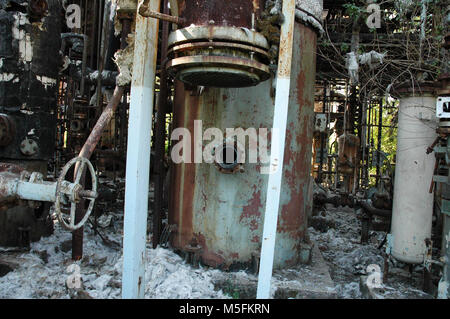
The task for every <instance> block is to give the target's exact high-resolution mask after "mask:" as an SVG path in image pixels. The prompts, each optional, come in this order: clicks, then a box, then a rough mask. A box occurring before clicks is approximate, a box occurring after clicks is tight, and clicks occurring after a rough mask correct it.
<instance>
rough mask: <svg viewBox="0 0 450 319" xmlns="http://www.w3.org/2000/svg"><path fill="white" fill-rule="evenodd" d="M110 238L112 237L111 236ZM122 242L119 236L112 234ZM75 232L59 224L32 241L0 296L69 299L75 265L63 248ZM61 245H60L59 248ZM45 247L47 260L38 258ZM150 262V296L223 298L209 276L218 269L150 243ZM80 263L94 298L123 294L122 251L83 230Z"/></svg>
mask: <svg viewBox="0 0 450 319" xmlns="http://www.w3.org/2000/svg"><path fill="white" fill-rule="evenodd" d="M109 237H112V236H111V235H110V236H109ZM114 237H116V238H115V241H116V242H121V238H120V236H114ZM70 239H71V234H70V233H68V232H66V231H64V230H62V229H61V228H60V227H59V226H58V225H56V227H55V233H54V235H53V236H51V237H48V238H43V239H42V240H41V241H40V242H38V243H34V244H32V247H31V253H24V254H21V255H19V256H17V259H18V260H19V262H20V267H19V268H18V269H16V270H15V271H13V272H10V273H8V274H7V275H6V276H4V277H2V278H0V298H3V299H5V298H8V299H29V298H33V299H34V298H38V299H47V298H54V299H68V298H70V295H69V291H68V289H67V288H66V280H67V278H68V276H69V275H71V274H70V273H68V272H67V267H68V266H70V265H71V264H73V262H72V261H71V252H70V251H69V252H67V253H64V252H62V251H61V250H60V249H59V247H60V245H61V243H62V242H64V241H67V240H70ZM56 247H58V248H56ZM43 251H47V254H48V262H47V263H45V262H44V260H43V259H42V258H41V257H40V254H39V253H40V252H43ZM147 255H148V263H147V265H146V281H145V282H146V288H145V297H146V298H150V299H152V298H155V299H156V298H157V299H178V298H180V299H199V298H201V299H211V298H216V299H222V298H228V297H227V296H225V295H224V294H223V293H222V291H215V289H214V285H213V284H212V281H211V279H212V278H213V276H214V273H215V272H216V270H205V269H193V268H192V267H190V266H189V265H187V264H186V263H184V261H183V260H182V259H181V257H179V256H178V255H176V254H175V253H173V252H171V251H170V250H167V249H162V248H158V249H156V250H153V249H150V248H148V250H147ZM76 264H77V265H79V266H80V268H81V277H82V281H83V288H84V290H85V291H86V292H87V293H89V295H90V296H91V297H93V298H99V299H115V298H121V278H122V251H121V250H115V249H113V248H110V247H107V246H105V245H104V244H103V243H102V240H101V239H100V238H99V237H98V236H96V237H95V236H93V232H92V231H91V230H89V229H87V230H85V241H84V258H83V260H82V261H81V262H77V263H76Z"/></svg>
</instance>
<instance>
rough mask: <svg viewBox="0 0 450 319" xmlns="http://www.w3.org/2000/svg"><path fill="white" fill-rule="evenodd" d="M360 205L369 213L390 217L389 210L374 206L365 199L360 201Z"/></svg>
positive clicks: (390, 212)
mask: <svg viewBox="0 0 450 319" xmlns="http://www.w3.org/2000/svg"><path fill="white" fill-rule="evenodd" d="M360 205H361V207H362V208H363V210H364V211H365V212H366V213H368V214H370V215H376V216H381V217H391V216H392V211H391V210H385V209H378V208H375V207H373V206H372V205H370V204H369V203H368V202H366V201H361V202H360Z"/></svg>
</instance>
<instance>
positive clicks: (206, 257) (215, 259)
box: [195, 234, 225, 268]
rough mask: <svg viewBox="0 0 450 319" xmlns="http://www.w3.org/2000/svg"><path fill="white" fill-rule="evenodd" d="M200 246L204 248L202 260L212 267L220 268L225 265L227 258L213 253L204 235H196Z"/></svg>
mask: <svg viewBox="0 0 450 319" xmlns="http://www.w3.org/2000/svg"><path fill="white" fill-rule="evenodd" d="M195 238H197V241H198V244H199V245H200V246H201V247H202V260H203V262H204V263H205V264H207V265H210V266H211V267H215V268H219V267H221V266H222V265H224V264H225V258H224V257H223V256H221V255H219V254H216V253H213V252H211V251H210V250H209V249H208V245H207V243H206V238H205V236H204V235H203V234H195Z"/></svg>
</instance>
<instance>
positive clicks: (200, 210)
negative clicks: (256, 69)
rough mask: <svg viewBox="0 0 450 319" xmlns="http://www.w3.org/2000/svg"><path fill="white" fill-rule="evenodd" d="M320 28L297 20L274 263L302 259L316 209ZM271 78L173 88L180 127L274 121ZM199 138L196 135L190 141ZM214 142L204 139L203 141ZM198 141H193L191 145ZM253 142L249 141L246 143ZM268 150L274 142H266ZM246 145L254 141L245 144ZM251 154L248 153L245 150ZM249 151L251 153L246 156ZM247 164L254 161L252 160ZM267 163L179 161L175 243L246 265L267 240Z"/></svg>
mask: <svg viewBox="0 0 450 319" xmlns="http://www.w3.org/2000/svg"><path fill="white" fill-rule="evenodd" d="M316 41H317V35H316V33H315V31H313V30H312V29H310V28H307V27H304V26H303V25H301V24H298V23H297V24H296V27H295V33H294V43H295V44H294V58H293V63H292V66H293V67H292V82H293V83H294V85H293V86H292V88H291V94H290V110H289V120H288V127H289V130H288V134H287V136H288V140H287V148H286V155H285V171H284V175H283V186H282V192H281V193H282V196H281V202H280V220H279V225H278V235H277V236H278V237H277V244H276V250H275V251H276V254H275V267H276V268H283V267H288V266H292V265H295V264H297V263H298V262H299V257H300V253H299V251H300V246H301V243H302V241H303V240H304V239H305V235H306V230H307V215H308V214H309V211H310V210H311V209H312V195H311V194H310V190H311V174H310V163H311V157H312V139H313V129H314V83H315V67H314V66H315V58H316V56H315V48H316ZM271 85H272V84H271V81H270V80H268V81H266V82H263V83H261V84H259V85H258V86H256V87H252V88H242V89H218V88H205V89H204V91H203V93H201V94H196V92H195V91H194V92H192V91H187V90H185V88H184V86H183V84H181V83H180V82H178V83H177V85H176V90H175V92H176V93H175V102H174V105H175V110H177V111H176V112H175V115H174V127H185V128H188V129H189V130H190V131H192V132H194V130H193V124H194V121H195V120H203V129H204V130H206V129H207V128H213V127H214V128H219V129H221V130H222V131H223V132H225V131H226V129H227V128H242V129H244V130H247V129H248V128H256V129H258V128H269V129H271V127H272V122H273V120H272V117H273V104H274V101H273V99H272V98H271V96H270V91H271ZM192 142H193V141H192ZM209 142H210V141H205V142H204V146H206V145H208V144H209ZM192 144H193V143H192ZM247 145H248V142H247ZM268 148H269V152H270V145H268ZM246 149H247V150H248V146H247V147H246ZM246 153H248V152H246ZM246 156H247V157H248V154H246ZM247 162H248V161H247ZM261 166H262V165H261V164H244V172H243V173H236V174H222V173H221V172H219V171H218V170H217V168H216V167H215V165H213V164H206V163H203V164H197V165H196V164H180V165H173V167H172V169H173V171H172V172H173V175H172V185H173V186H172V187H173V189H172V190H171V194H174V197H173V198H172V199H171V203H172V204H171V207H170V208H169V224H176V225H177V226H178V231H177V232H176V233H175V234H174V238H173V240H172V244H173V245H174V246H175V247H176V248H178V249H181V250H183V248H184V247H185V246H186V245H187V244H188V243H189V242H190V241H191V240H192V239H194V238H195V239H196V240H197V242H198V243H199V244H200V245H201V246H202V248H203V255H202V258H203V262H204V263H206V264H208V265H210V266H213V267H218V268H223V269H235V268H240V267H242V266H245V265H248V264H249V263H250V262H251V256H252V253H255V252H257V251H258V250H259V249H260V246H261V237H262V231H263V229H262V228H263V218H262V216H263V213H264V207H265V199H266V188H267V183H268V176H267V175H262V174H261Z"/></svg>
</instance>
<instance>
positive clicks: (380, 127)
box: [376, 98, 383, 187]
mask: <svg viewBox="0 0 450 319" xmlns="http://www.w3.org/2000/svg"><path fill="white" fill-rule="evenodd" d="M379 106H380V109H379V111H378V147H377V182H376V186H377V187H378V186H379V185H380V184H381V163H380V162H381V139H382V138H383V99H382V98H380V102H379Z"/></svg>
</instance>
